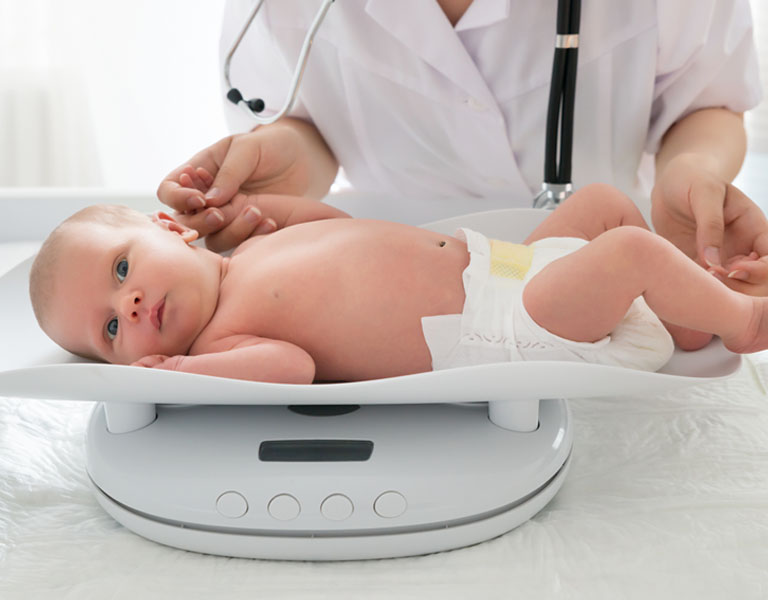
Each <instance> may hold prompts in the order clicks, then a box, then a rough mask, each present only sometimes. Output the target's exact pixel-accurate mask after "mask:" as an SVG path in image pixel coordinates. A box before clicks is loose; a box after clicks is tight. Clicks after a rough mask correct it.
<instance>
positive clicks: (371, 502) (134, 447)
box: [87, 400, 572, 560]
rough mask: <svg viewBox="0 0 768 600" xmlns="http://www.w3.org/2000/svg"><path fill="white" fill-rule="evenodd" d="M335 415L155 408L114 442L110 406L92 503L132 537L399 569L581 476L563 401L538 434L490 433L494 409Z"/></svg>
mask: <svg viewBox="0 0 768 600" xmlns="http://www.w3.org/2000/svg"><path fill="white" fill-rule="evenodd" d="M328 408H329V407H322V406H320V407H317V406H301V407H286V406H215V407H211V406H166V407H164V406H158V418H157V420H156V421H155V422H154V423H152V424H151V425H149V426H147V427H145V428H143V429H141V430H139V431H134V432H130V433H123V434H114V433H111V432H109V431H108V430H107V427H106V418H105V414H104V408H103V405H99V406H97V407H96V409H95V410H94V413H93V415H92V417H91V422H90V424H89V428H88V437H87V458H88V473H89V475H90V478H91V482H92V485H93V488H94V491H95V494H96V498H97V500H98V502H99V504H100V505H101V506H102V507H103V508H104V510H105V511H106V512H107V513H109V514H110V515H111V516H112V517H113V518H114V519H115V520H117V521H118V522H119V523H121V524H123V525H124V526H125V527H127V528H128V529H130V530H132V531H134V532H135V533H137V534H139V535H141V536H143V537H146V538H148V539H150V540H153V541H156V542H159V543H161V544H165V545H168V546H173V547H176V548H182V549H184V550H191V551H195V552H201V553H205V554H217V555H222V556H233V557H241V558H262V559H279V560H359V559H375V558H391V557H401V556H413V555H419V554H428V553H432V552H440V551H443V550H450V549H453V548H459V547H463V546H468V545H472V544H476V543H478V542H482V541H485V540H488V539H491V538H494V537H497V536H499V535H501V534H503V533H505V532H507V531H509V530H511V529H514V528H515V527H517V526H518V525H520V524H522V523H524V522H525V521H527V520H528V519H530V518H531V517H532V516H533V515H535V514H536V513H537V512H539V511H540V510H541V509H542V508H543V507H544V506H545V505H546V504H547V503H548V502H549V501H550V500H551V499H552V498H553V497H554V496H555V494H556V493H557V491H558V490H559V489H560V487H561V485H562V484H563V481H564V479H565V476H566V473H567V471H568V467H569V465H570V461H569V459H570V454H571V446H572V436H571V419H570V412H569V410H568V407H567V404H566V402H565V401H564V400H542V401H541V411H540V414H541V419H540V423H539V427H538V428H537V429H536V430H535V431H533V432H530V433H521V432H514V431H508V430H506V429H502V428H500V427H498V426H496V425H494V424H493V423H492V422H491V421H490V420H489V418H488V407H487V405H486V404H485V403H475V404H462V405H454V404H432V405H389V406H369V405H363V406H359V407H350V406H344V407H333V408H337V409H340V410H336V411H334V410H328ZM265 447H266V448H267V449H269V450H270V452H269V453H267V452H264V449H265ZM283 447H285V448H288V450H286V451H285V452H286V453H287V454H285V455H283V454H281V453H282V452H283V451H282V450H280V448H283ZM360 447H365V448H369V449H370V452H368V453H366V452H363V453H359V452H358V449H359V448H360ZM276 448H277V450H276ZM350 449H351V451H350Z"/></svg>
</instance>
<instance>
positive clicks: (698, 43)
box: [645, 0, 762, 154]
mask: <svg viewBox="0 0 768 600" xmlns="http://www.w3.org/2000/svg"><path fill="white" fill-rule="evenodd" d="M657 14H658V32H659V39H658V60H657V69H656V79H655V87H654V97H653V105H652V109H651V121H650V128H649V132H648V137H647V139H646V146H645V150H646V151H647V152H650V153H652V154H655V153H656V152H657V151H658V149H659V145H660V143H661V139H662V137H663V136H664V133H666V131H667V130H668V129H669V128H670V127H671V126H672V125H673V124H674V123H675V122H676V121H679V120H680V119H681V118H683V117H684V116H686V115H688V114H689V113H691V112H694V111H696V110H698V109H701V108H707V107H725V108H728V109H730V110H732V111H734V112H743V111H745V110H748V109H750V108H753V107H754V106H756V105H757V104H758V103H759V102H760V99H761V96H762V92H761V88H760V78H759V71H758V66H757V53H756V51H755V45H754V41H753V38H752V15H751V12H750V8H749V2H748V0H676V1H675V2H669V1H668V0H657Z"/></svg>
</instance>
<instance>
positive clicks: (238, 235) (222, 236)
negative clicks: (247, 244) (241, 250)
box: [205, 205, 276, 252]
mask: <svg viewBox="0 0 768 600" xmlns="http://www.w3.org/2000/svg"><path fill="white" fill-rule="evenodd" d="M270 223H271V224H270ZM265 228H266V229H265ZM275 228H276V227H275V226H274V221H273V220H272V219H263V218H262V215H261V212H260V211H259V209H257V208H256V207H255V206H250V205H248V206H246V207H245V208H244V209H243V210H242V211H241V212H240V214H238V215H237V216H236V217H235V218H234V219H233V220H232V222H231V223H229V224H228V225H226V226H225V227H222V228H221V229H220V230H218V231H216V232H215V233H212V234H210V235H208V236H206V238H205V245H206V246H207V247H208V249H209V250H213V251H214V252H224V251H225V250H229V249H230V248H234V247H235V246H237V245H239V244H241V243H242V242H244V241H245V240H247V239H248V238H249V237H251V236H252V235H257V234H259V233H267V232H268V230H269V231H274V230H275Z"/></svg>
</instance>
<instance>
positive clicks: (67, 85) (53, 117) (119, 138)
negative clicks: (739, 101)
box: [0, 0, 768, 207]
mask: <svg viewBox="0 0 768 600" xmlns="http://www.w3.org/2000/svg"><path fill="white" fill-rule="evenodd" d="M222 6H223V0H186V1H183V0H162V1H161V2H157V1H153V0H134V2H131V3H129V4H126V3H118V2H104V1H103V0H67V1H66V2H61V1H58V0H25V1H24V2H20V1H18V0H0V187H18V186H23V187H30V186H31V187H37V186H45V187H47V186H58V187H61V186H66V187H107V188H110V189H119V190H128V191H137V192H154V190H155V188H156V187H157V185H158V183H159V182H160V180H161V178H162V177H163V176H164V175H165V174H166V173H168V172H169V171H170V170H171V169H173V168H174V167H176V166H177V165H179V164H181V163H182V162H183V161H184V160H186V159H187V158H189V157H191V156H192V155H193V154H194V153H195V152H197V151H198V150H200V149H202V148H203V147H205V146H207V145H209V144H210V143H212V142H213V141H215V140H217V139H218V138H220V137H223V136H225V135H227V134H228V131H227V130H226V127H225V124H224V117H223V113H222V103H221V98H222V94H223V92H222V89H221V88H220V85H219V71H218V37H219V23H220V20H221V11H222ZM752 11H753V16H754V20H755V35H756V40H757V44H758V49H759V52H760V59H761V69H762V77H763V86H764V87H765V85H766V83H768V2H765V0H753V1H752ZM746 125H747V129H748V133H749V139H750V156H749V158H748V160H747V162H746V164H745V166H744V170H743V175H742V176H741V178H742V179H743V178H744V177H746V178H747V179H749V182H750V187H751V188H753V189H768V188H766V186H768V102H766V101H764V102H763V103H762V105H761V106H760V107H758V108H757V109H756V110H753V111H751V112H750V113H748V114H747V117H746ZM762 183H765V184H766V185H762ZM737 184H738V181H737ZM757 184H759V185H757ZM754 199H755V200H756V201H758V202H761V201H763V200H762V199H761V198H754ZM763 206H766V207H768V198H766V199H765V201H764V204H763Z"/></svg>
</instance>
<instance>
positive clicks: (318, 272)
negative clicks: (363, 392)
mask: <svg viewBox="0 0 768 600" xmlns="http://www.w3.org/2000/svg"><path fill="white" fill-rule="evenodd" d="M419 231H420V232H422V233H423V234H424V235H422V234H421V233H416V232H405V235H406V236H407V235H408V234H410V233H413V239H398V240H390V241H386V240H379V242H378V243H377V242H376V241H373V240H368V241H369V242H370V244H369V245H368V246H364V247H355V249H354V252H351V251H349V249H348V251H347V252H346V254H345V255H344V256H322V253H317V254H316V255H315V256H314V257H313V258H312V259H311V260H308V261H306V263H305V264H304V265H303V267H299V266H294V267H293V270H292V271H291V270H290V269H289V270H288V272H287V273H284V275H286V274H289V275H290V276H285V277H281V279H280V283H279V284H274V285H272V286H271V287H269V288H268V297H269V298H270V299H271V300H269V301H268V302H267V303H266V305H264V306H263V307H262V309H261V314H260V315H258V317H257V322H258V328H257V329H258V331H257V332H254V334H255V335H260V336H263V337H271V338H275V339H283V340H286V341H289V342H292V343H294V344H296V345H298V346H300V347H301V348H303V349H304V350H306V351H307V352H309V354H310V355H311V356H312V357H313V359H314V361H315V366H316V379H317V380H318V381H352V380H361V379H376V378H381V377H392V376H396V375H406V374H411V373H419V372H423V371H428V370H431V358H430V354H429V349H428V347H427V345H426V342H425V341H424V336H423V333H422V329H421V318H422V317H424V316H432V315H437V314H454V313H460V312H461V311H462V308H463V304H464V288H463V284H462V280H461V274H462V272H463V270H464V269H465V268H466V266H467V263H468V260H469V257H468V255H467V251H466V246H465V244H464V243H463V242H461V241H459V240H457V239H455V238H452V237H450V236H438V235H437V234H433V233H431V232H424V231H423V230H419ZM398 233H402V232H398Z"/></svg>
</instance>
